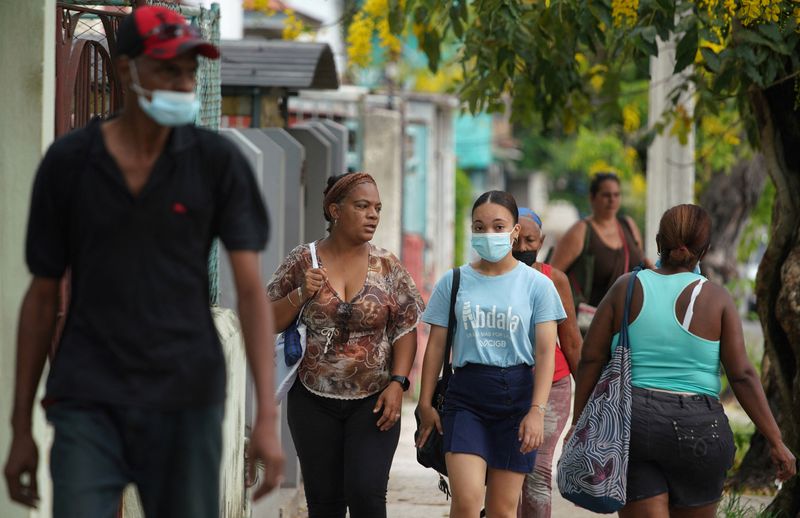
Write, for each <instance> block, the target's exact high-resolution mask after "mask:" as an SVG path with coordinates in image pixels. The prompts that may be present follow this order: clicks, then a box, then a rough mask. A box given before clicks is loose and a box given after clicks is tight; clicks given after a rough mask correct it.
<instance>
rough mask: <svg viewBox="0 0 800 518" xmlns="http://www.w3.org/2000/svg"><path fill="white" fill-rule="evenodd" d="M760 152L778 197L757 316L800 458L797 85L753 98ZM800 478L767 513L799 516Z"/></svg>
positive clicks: (787, 432)
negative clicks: (799, 485) (795, 88)
mask: <svg viewBox="0 0 800 518" xmlns="http://www.w3.org/2000/svg"><path fill="white" fill-rule="evenodd" d="M749 95H750V106H751V108H752V110H753V114H754V116H755V119H756V123H757V127H758V132H759V138H760V149H761V151H762V153H763V154H764V159H765V160H766V163H767V173H768V174H769V175H770V177H771V178H772V181H773V182H774V183H775V188H776V197H775V206H774V209H773V214H772V225H771V231H770V240H769V244H768V246H767V249H766V252H765V253H764V258H763V259H762V261H761V265H760V266H759V269H758V276H757V277H756V296H757V300H758V315H759V318H760V320H761V325H762V327H763V329H764V350H765V352H766V354H767V355H768V356H769V361H770V363H771V365H772V368H771V369H770V370H771V372H772V378H771V379H770V382H774V383H775V385H776V390H777V393H778V395H779V396H778V398H777V403H778V407H779V409H780V413H781V414H783V416H785V418H784V419H783V420H782V421H783V422H782V423H781V425H782V426H781V431H782V432H783V440H784V442H785V443H786V445H787V446H788V447H789V449H791V450H792V451H793V452H794V453H795V455H798V454H800V430H799V429H798V424H799V423H798V416H800V376H798V372H800V145H798V143H800V113H798V110H797V109H796V108H797V106H796V104H795V100H796V96H795V92H794V81H791V80H787V81H783V82H782V83H779V84H777V85H775V86H772V87H771V88H768V89H766V90H757V89H753V90H751V91H750V93H749ZM799 489H800V488H799V487H798V478H797V477H795V478H794V479H793V480H792V481H790V482H789V483H786V484H784V486H783V489H782V490H781V491H780V492H779V493H778V496H777V497H776V498H775V500H774V501H773V503H772V504H771V505H770V506H769V508H768V510H769V511H772V512H776V513H777V512H781V513H783V516H787V517H789V516H797V515H798V514H800V496H798V494H800V491H799Z"/></svg>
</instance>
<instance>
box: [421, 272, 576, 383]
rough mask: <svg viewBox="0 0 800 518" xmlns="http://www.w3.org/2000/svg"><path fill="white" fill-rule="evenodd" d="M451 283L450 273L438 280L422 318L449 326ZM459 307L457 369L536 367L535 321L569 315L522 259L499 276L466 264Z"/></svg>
mask: <svg viewBox="0 0 800 518" xmlns="http://www.w3.org/2000/svg"><path fill="white" fill-rule="evenodd" d="M452 285H453V272H452V271H449V272H447V273H446V274H445V275H444V277H442V278H441V279H439V282H437V283H436V287H435V288H434V290H433V294H432V295H431V298H430V301H429V302H428V307H427V308H426V309H425V313H423V315H422V320H423V321H425V322H427V323H429V324H432V325H437V326H441V327H447V321H448V317H449V313H450V290H451V288H452ZM455 310H456V333H455V339H454V341H453V366H454V367H463V366H464V365H466V364H467V363H477V364H481V365H492V366H495V367H511V366H512V365H519V364H522V363H525V364H527V365H534V363H535V361H534V357H533V356H534V345H533V344H534V343H535V340H536V337H535V326H536V324H539V323H541V322H547V321H550V320H554V321H557V322H560V321H562V320H564V319H565V318H567V314H566V312H565V311H564V307H563V306H562V305H561V297H559V296H558V291H556V287H555V286H554V285H553V282H552V281H551V280H550V279H548V278H547V276H545V275H542V274H541V273H540V272H538V271H536V270H535V269H534V268H530V267H528V266H526V265H525V264H523V263H519V264H518V265H517V267H516V268H514V269H513V270H511V271H510V272H508V273H504V274H503V275H497V276H486V275H482V274H480V273H478V272H477V271H475V269H474V268H473V267H472V266H470V265H468V264H467V265H464V266H462V267H461V284H460V286H459V288H458V296H457V297H456V306H455Z"/></svg>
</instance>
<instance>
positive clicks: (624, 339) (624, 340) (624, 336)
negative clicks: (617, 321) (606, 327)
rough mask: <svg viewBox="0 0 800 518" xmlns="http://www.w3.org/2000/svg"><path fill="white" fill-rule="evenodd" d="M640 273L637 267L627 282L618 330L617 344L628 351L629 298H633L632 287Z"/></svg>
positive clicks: (629, 345)
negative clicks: (620, 323)
mask: <svg viewBox="0 0 800 518" xmlns="http://www.w3.org/2000/svg"><path fill="white" fill-rule="evenodd" d="M640 271H641V268H639V267H638V266H637V267H636V268H634V270H633V272H631V278H630V280H629V281H628V292H627V293H626V294H625V309H624V310H623V311H622V325H621V326H620V330H619V344H620V345H621V346H623V347H627V348H629V349H630V347H631V344H630V339H629V338H628V319H629V318H630V314H631V298H632V297H633V286H634V285H635V284H636V276H637V275H638V274H639V272H640Z"/></svg>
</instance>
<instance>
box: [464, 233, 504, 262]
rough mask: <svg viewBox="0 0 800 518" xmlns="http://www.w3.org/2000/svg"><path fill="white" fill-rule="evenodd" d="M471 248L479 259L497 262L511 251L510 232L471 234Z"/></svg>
mask: <svg viewBox="0 0 800 518" xmlns="http://www.w3.org/2000/svg"><path fill="white" fill-rule="evenodd" d="M472 248H473V249H474V250H475V252H476V253H477V254H478V256H480V258H481V259H484V260H486V261H489V262H490V263H496V262H499V261H500V260H501V259H503V258H504V257H505V256H507V255H508V253H509V252H510V251H511V232H501V233H496V234H489V233H487V234H472Z"/></svg>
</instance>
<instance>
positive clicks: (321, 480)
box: [288, 380, 400, 518]
mask: <svg viewBox="0 0 800 518" xmlns="http://www.w3.org/2000/svg"><path fill="white" fill-rule="evenodd" d="M377 399H378V394H375V395H373V396H370V397H367V398H364V399H356V400H342V399H333V398H326V397H321V396H318V395H316V394H312V393H311V392H309V391H308V389H306V388H305V387H304V386H303V384H302V383H300V381H299V380H298V381H297V382H295V384H294V386H293V387H292V389H291V390H290V391H289V396H288V419H289V429H290V430H291V432H292V439H293V440H294V445H295V448H296V449H297V456H298V457H299V458H300V469H301V471H302V473H303V484H304V486H305V491H306V502H307V503H308V516H309V518H344V516H345V514H346V511H347V510H348V509H349V510H350V518H385V516H386V486H387V485H388V483H389V470H390V469H391V467H392V458H393V457H394V452H395V450H396V449H397V443H398V441H399V440H400V421H398V422H397V423H396V424H395V425H394V426H393V427H392V428H391V429H390V430H387V431H385V432H381V431H380V430H379V429H378V427H377V426H376V423H377V422H378V419H379V417H380V415H381V413H380V412H379V413H377V414H375V413H373V412H372V410H373V408H375V403H376V401H377Z"/></svg>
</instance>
